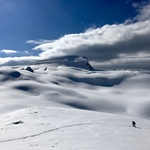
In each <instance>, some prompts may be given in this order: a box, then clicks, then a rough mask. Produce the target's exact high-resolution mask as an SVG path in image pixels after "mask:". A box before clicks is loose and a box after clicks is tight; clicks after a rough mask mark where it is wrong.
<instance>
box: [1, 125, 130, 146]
mask: <svg viewBox="0 0 150 150" xmlns="http://www.w3.org/2000/svg"><path fill="white" fill-rule="evenodd" d="M98 124H107V123H82V124H81V123H80V124H72V125H66V126H62V127H57V128H54V129H50V130H46V131H43V132H41V133H37V134H33V135H28V136H23V137H19V138H14V139H8V140H2V141H0V143H5V142H11V141H18V140H23V139H28V138H33V137H36V136H40V135H43V134H46V133H49V132H52V131H57V130H60V129H63V128H70V127H75V126H85V125H98ZM116 125H119V124H116ZM121 126H128V125H121Z"/></svg>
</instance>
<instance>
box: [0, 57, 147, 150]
mask: <svg viewBox="0 0 150 150" xmlns="http://www.w3.org/2000/svg"><path fill="white" fill-rule="evenodd" d="M87 63H88V64H89V62H88V60H87V58H86V57H79V56H66V57H60V58H55V59H53V60H42V61H39V62H35V63H34V64H32V65H30V66H14V67H10V66H7V67H1V68H0V84H1V86H0V95H1V101H0V113H1V116H0V122H1V123H0V130H1V134H0V148H1V149H2V148H3V149H8V150H9V149H11V150H12V149H14V150H19V149H20V148H21V149H23V150H27V149H34V150H35V149H36V150H38V149H39V150H40V149H44V150H46V149H62V150H66V149H78V150H85V149H86V150H99V149H111V150H116V149H124V150H130V149H133V147H134V148H136V150H141V149H142V150H147V149H149V148H150V146H149V144H148V143H149V142H150V141H149V138H148V136H149V132H150V128H149V126H150V121H149V119H150V100H149V97H150V94H149V88H150V72H149V71H147V72H144V71H131V70H126V71H96V70H94V69H90V68H88V67H87V66H86V64H87ZM90 66H91V65H90ZM27 67H28V69H27ZM29 67H30V68H29ZM91 67H92V66H91ZM92 68H93V67H92ZM132 120H135V121H136V122H137V128H133V127H132V126H131V121H132ZM143 139H144V140H143ZM8 142H9V145H10V147H8ZM16 143H17V144H16ZM141 143H142V144H141Z"/></svg>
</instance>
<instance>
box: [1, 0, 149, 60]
mask: <svg viewBox="0 0 150 150" xmlns="http://www.w3.org/2000/svg"><path fill="white" fill-rule="evenodd" d="M149 3H150V2H149V0H145V1H139V0H114V1H112V0H21V1H20V0H13V1H12V0H0V19H1V23H0V57H1V61H2V58H6V57H7V59H8V57H11V59H12V58H13V57H25V56H26V57H27V56H38V57H41V56H43V54H42V52H43V51H47V50H50V49H51V50H52V51H54V49H55V53H57V52H58V55H63V54H65V55H66V54H76V55H80V54H84V55H86V54H87V55H88V53H89V52H90V46H89V47H88V48H87V49H89V50H81V51H80V52H79V51H76V50H74V49H76V47H75V48H72V49H71V48H70V51H72V53H70V52H67V51H66V52H65V53H64V52H62V50H61V49H60V48H57V50H56V47H57V46H56V47H54V46H52V48H51V47H50V48H48V49H44V48H43V47H42V48H41V45H42V44H44V43H45V44H46V43H47V44H48V43H49V44H50V45H51V44H52V45H54V43H56V41H58V42H59V41H60V39H61V38H62V39H65V38H66V36H71V37H72V35H75V36H80V35H81V34H84V33H87V32H89V30H92V31H96V30H97V29H99V30H101V29H103V27H105V26H106V25H109V26H110V27H112V26H113V25H117V26H120V25H121V24H122V25H123V24H124V25H125V24H126V25H127V23H125V22H127V20H128V22H130V24H132V25H133V24H134V25H135V23H139V22H141V20H142V19H141V20H140V19H139V17H138V16H142V13H147V14H149V11H147V12H144V11H145V10H146V9H145V10H144V8H145V7H147V6H149ZM148 9H149V7H148ZM148 17H149V15H148ZM137 18H138V19H137ZM146 20H149V18H146ZM146 20H142V21H143V22H144V21H146ZM128 24H129V23H128ZM143 24H144V23H143ZM109 29H110V28H109ZM109 29H108V30H109ZM90 32H91V31H90ZM95 35H96V33H95ZM100 39H101V37H100V38H99V40H100ZM31 40H32V41H31ZM82 40H83V43H84V39H82ZM91 40H92V39H91ZM52 41H53V43H52ZM66 41H67V42H69V40H68V39H67V38H66V39H65V42H66ZM63 42H64V41H63V40H62V41H61V43H62V45H64V43H63ZM75 43H76V42H75ZM99 44H100V43H99ZM83 45H87V44H85V43H84V44H83ZM38 46H39V47H38ZM107 46H110V45H109V44H108V45H107ZM107 46H106V47H107ZM59 47H63V46H61V45H60V43H59ZM113 48H114V47H112V49H113ZM63 49H64V48H63ZM99 49H100V51H99V53H102V52H103V51H104V50H102V51H101V48H99ZM56 51H57V52H56ZM84 51H85V53H84ZM127 51H128V50H127ZM47 52H48V51H47ZM49 53H51V52H50V51H49ZM107 54H108V52H107ZM113 54H114V55H115V52H114V53H113V52H111V54H108V56H109V55H113ZM121 54H122V55H123V53H121ZM51 55H52V56H53V54H51ZM93 55H94V54H93ZM49 56H50V55H49ZM89 56H90V55H89ZM105 57H107V56H101V57H100V58H101V59H104V60H105ZM114 57H115V56H114ZM43 58H44V57H43ZM19 59H21V58H19ZM96 59H97V58H96ZM108 59H109V57H108ZM91 60H92V61H94V56H93V57H92V58H91ZM111 60H112V58H111ZM105 61H106V60H105Z"/></svg>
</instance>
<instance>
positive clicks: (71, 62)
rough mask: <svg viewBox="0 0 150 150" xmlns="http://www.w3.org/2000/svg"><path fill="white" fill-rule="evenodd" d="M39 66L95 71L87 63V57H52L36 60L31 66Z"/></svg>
mask: <svg viewBox="0 0 150 150" xmlns="http://www.w3.org/2000/svg"><path fill="white" fill-rule="evenodd" d="M39 64H57V65H58V66H61V65H65V66H70V67H77V68H83V69H88V70H90V71H94V70H95V69H94V68H93V67H92V66H91V64H90V63H89V61H88V59H87V57H85V56H76V55H75V56H62V57H54V58H50V59H44V60H38V61H35V62H34V63H32V64H31V65H39Z"/></svg>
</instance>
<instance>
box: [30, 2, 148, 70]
mask: <svg viewBox="0 0 150 150" xmlns="http://www.w3.org/2000/svg"><path fill="white" fill-rule="evenodd" d="M133 7H135V9H136V10H137V12H138V15H137V16H136V17H135V18H133V19H132V20H131V19H128V20H126V21H125V22H124V23H121V24H113V25H109V24H108V25H104V26H102V27H99V28H94V27H93V28H92V27H91V28H89V29H88V30H86V31H85V32H84V33H80V34H68V35H64V36H62V37H61V38H59V39H56V40H39V41H35V40H30V41H27V43H33V44H36V45H37V46H35V47H34V48H33V50H41V51H42V52H41V53H40V54H39V56H38V57H39V58H40V59H45V58H51V57H57V56H63V55H84V56H87V57H88V59H89V60H90V61H91V62H92V64H93V65H94V66H96V67H97V68H103V69H150V67H149V65H148V64H149V63H150V40H149V39H150V27H149V25H150V2H149V3H147V4H145V3H142V4H140V5H139V4H135V3H134V4H133Z"/></svg>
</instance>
